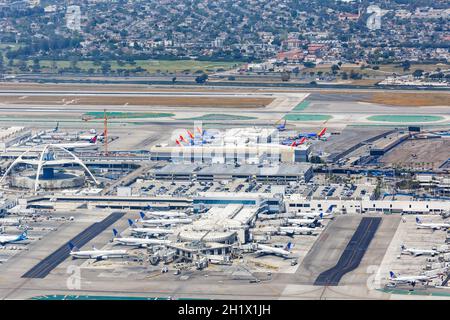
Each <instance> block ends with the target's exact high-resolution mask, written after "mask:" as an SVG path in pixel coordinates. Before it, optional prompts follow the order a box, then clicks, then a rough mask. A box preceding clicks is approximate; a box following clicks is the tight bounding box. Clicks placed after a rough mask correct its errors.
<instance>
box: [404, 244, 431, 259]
mask: <svg viewBox="0 0 450 320" xmlns="http://www.w3.org/2000/svg"><path fill="white" fill-rule="evenodd" d="M401 250H402V253H405V254H411V255H413V256H415V257H417V256H422V255H424V256H432V257H434V256H436V255H438V254H439V251H437V250H433V249H416V248H407V247H406V246H404V245H403V244H402V245H401Z"/></svg>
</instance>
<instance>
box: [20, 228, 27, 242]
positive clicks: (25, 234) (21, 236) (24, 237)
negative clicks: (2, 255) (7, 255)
mask: <svg viewBox="0 0 450 320" xmlns="http://www.w3.org/2000/svg"><path fill="white" fill-rule="evenodd" d="M26 239H28V230H25V231H24V232H22V234H21V235H20V236H19V240H26Z"/></svg>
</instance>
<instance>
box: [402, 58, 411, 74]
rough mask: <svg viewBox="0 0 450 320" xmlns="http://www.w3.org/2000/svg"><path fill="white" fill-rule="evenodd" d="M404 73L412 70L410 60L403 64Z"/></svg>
mask: <svg viewBox="0 0 450 320" xmlns="http://www.w3.org/2000/svg"><path fill="white" fill-rule="evenodd" d="M402 68H403V71H408V70H409V69H410V68H411V62H409V60H405V61H403V62H402Z"/></svg>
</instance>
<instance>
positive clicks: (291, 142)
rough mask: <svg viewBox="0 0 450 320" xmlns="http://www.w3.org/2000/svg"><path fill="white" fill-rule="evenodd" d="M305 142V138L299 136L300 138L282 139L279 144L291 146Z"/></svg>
mask: <svg viewBox="0 0 450 320" xmlns="http://www.w3.org/2000/svg"><path fill="white" fill-rule="evenodd" d="M305 142H306V138H305V137H303V138H301V139H300V140H296V139H294V140H291V139H287V140H284V141H283V142H281V144H283V145H289V146H291V147H297V146H300V145H302V144H304V143H305Z"/></svg>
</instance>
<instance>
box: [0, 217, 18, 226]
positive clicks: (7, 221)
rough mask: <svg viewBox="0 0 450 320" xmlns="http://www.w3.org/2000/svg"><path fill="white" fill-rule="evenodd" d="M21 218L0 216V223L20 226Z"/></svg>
mask: <svg viewBox="0 0 450 320" xmlns="http://www.w3.org/2000/svg"><path fill="white" fill-rule="evenodd" d="M21 224H22V219H19V218H0V225H2V226H14V227H16V226H20V225H21Z"/></svg>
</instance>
